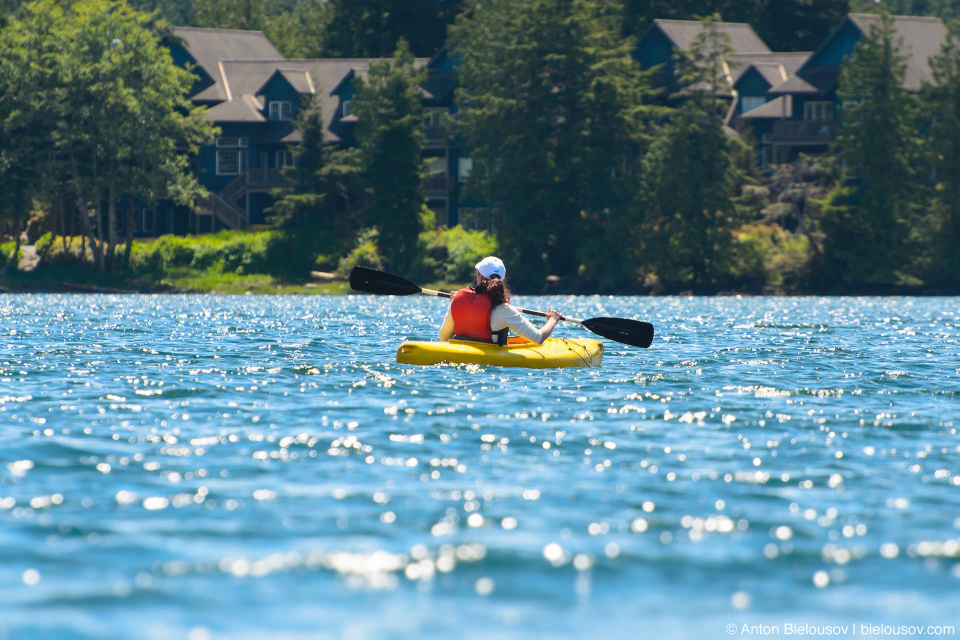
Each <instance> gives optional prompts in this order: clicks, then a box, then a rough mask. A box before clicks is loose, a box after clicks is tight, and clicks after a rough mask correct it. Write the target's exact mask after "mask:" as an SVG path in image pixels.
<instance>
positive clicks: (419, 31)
mask: <svg viewBox="0 0 960 640" xmlns="http://www.w3.org/2000/svg"><path fill="white" fill-rule="evenodd" d="M328 3H329V5H330V6H331V8H332V10H333V18H332V20H331V22H330V27H329V31H328V34H327V38H326V46H327V55H329V56H331V57H335V58H377V57H380V58H385V57H388V56H390V55H392V53H393V50H394V48H395V47H396V46H397V42H398V41H399V40H400V39H401V38H403V39H404V40H406V41H407V42H408V44H409V46H410V49H411V50H412V51H413V53H414V55H416V56H420V57H431V56H433V55H434V54H435V53H436V52H437V51H439V50H440V48H441V47H442V46H443V44H444V40H445V37H446V27H447V25H448V24H450V23H451V22H453V19H454V18H455V17H456V15H457V13H458V12H459V10H460V5H461V3H462V0H328Z"/></svg>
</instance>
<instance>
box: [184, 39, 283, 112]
mask: <svg viewBox="0 0 960 640" xmlns="http://www.w3.org/2000/svg"><path fill="white" fill-rule="evenodd" d="M171 32H172V33H173V35H174V36H175V37H177V38H179V39H180V40H181V41H182V42H183V46H184V47H185V48H186V50H187V51H188V52H189V53H190V55H191V56H193V59H194V60H196V61H197V65H199V66H200V67H202V68H203V70H204V71H205V72H206V73H207V74H208V75H209V76H210V78H211V79H212V80H213V85H211V86H210V87H208V88H207V89H205V90H204V91H202V92H200V93H199V94H197V96H194V99H196V100H211V101H212V100H226V99H228V97H229V96H228V95H227V92H226V90H225V88H224V86H223V74H222V72H221V69H220V61H221V60H231V59H235V58H244V59H246V60H264V59H274V60H276V59H278V58H282V57H283V56H282V55H280V52H279V51H277V49H276V47H274V46H273V44H271V43H270V41H269V40H267V37H266V36H265V35H263V32H262V31H241V30H237V29H202V28H198V27H174V28H173V29H171ZM201 94H202V97H201Z"/></svg>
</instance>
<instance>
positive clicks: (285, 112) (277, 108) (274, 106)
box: [267, 100, 293, 121]
mask: <svg viewBox="0 0 960 640" xmlns="http://www.w3.org/2000/svg"><path fill="white" fill-rule="evenodd" d="M267 108H268V109H269V112H270V119H271V120H274V121H281V120H287V119H288V118H289V117H290V113H291V112H292V110H293V104H292V103H291V102H289V101H280V100H271V101H270V103H269V105H268V106H267Z"/></svg>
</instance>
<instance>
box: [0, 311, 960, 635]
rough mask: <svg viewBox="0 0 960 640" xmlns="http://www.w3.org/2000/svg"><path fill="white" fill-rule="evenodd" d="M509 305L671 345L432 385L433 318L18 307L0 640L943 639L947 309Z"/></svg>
mask: <svg viewBox="0 0 960 640" xmlns="http://www.w3.org/2000/svg"><path fill="white" fill-rule="evenodd" d="M518 302H519V304H521V305H523V306H529V307H532V308H545V307H547V306H552V307H554V308H559V309H562V310H563V311H564V312H565V313H569V314H571V315H577V316H581V317H588V316H623V317H635V318H642V319H646V320H649V321H651V322H653V323H654V324H655V325H656V326H657V339H656V340H655V342H654V345H653V347H652V348H651V349H649V350H640V349H634V348H631V347H625V346H623V345H620V344H617V343H611V342H607V343H606V344H605V347H606V356H605V360H604V364H603V367H602V368H600V369H593V370H574V369H568V370H537V371H527V370H511V369H498V368H493V367H482V366H474V365H470V366H461V365H442V366H437V367H430V368H417V367H409V366H405V365H398V364H396V363H395V362H394V355H395V350H396V347H397V345H398V344H399V343H400V342H401V341H402V340H404V339H432V338H433V337H434V336H435V334H436V328H437V325H438V324H439V320H440V319H441V316H442V313H443V308H442V303H440V302H439V301H437V300H435V299H427V298H417V299H414V298H403V299H389V298H378V297H369V296H343V297H336V298H325V297H308V298H301V297H267V296H264V297H251V296H234V297H231V296H225V297H217V296H206V297H202V296H79V295H31V296H20V295H6V296H2V297H0V317H2V320H3V322H2V327H3V328H2V331H0V335H3V336H4V337H5V339H4V341H3V342H2V343H0V422H2V424H3V426H4V427H5V428H4V429H2V430H0V445H2V447H3V451H4V455H3V459H2V461H0V462H2V466H0V560H2V562H0V601H2V602H4V605H3V609H2V611H3V615H0V637H11V638H19V637H29V638H39V637H51V638H54V637H55V638H118V639H119V638H131V637H144V638H192V639H199V638H220V637H230V638H259V637H264V635H268V634H269V635H270V636H271V637H284V638H315V637H318V634H320V636H319V637H346V636H350V637H357V638H367V637H369V638H382V637H411V636H416V637H449V636H451V635H453V636H455V637H467V638H469V637H478V638H479V637H489V636H490V635H495V636H497V637H504V638H512V637H516V638H525V637H529V636H530V635H531V633H532V632H533V630H536V632H537V633H541V634H545V635H547V636H550V637H576V638H580V637H588V636H591V637H592V636H600V635H604V636H610V637H624V638H626V637H634V634H635V632H636V629H637V625H638V624H640V623H642V624H643V625H644V628H645V629H647V630H648V631H649V633H651V634H654V635H657V634H659V635H666V636H669V637H689V638H701V637H722V636H724V635H725V632H723V631H721V628H725V625H726V624H727V623H730V622H735V623H737V624H742V623H746V622H753V623H763V624H783V623H784V622H786V621H793V622H806V623H809V624H815V623H821V624H822V623H843V622H846V623H849V622H851V621H854V619H856V620H862V621H864V622H874V623H880V622H885V621H889V622H893V623H901V624H924V625H927V624H956V623H957V620H956V617H955V611H956V609H955V603H954V602H953V597H954V594H955V593H956V590H957V588H958V586H960V582H958V581H960V518H958V514H960V464H958V462H957V460H958V459H960V438H958V434H957V424H956V423H957V420H958V416H960V404H958V396H960V364H958V363H960V359H958V356H960V321H958V311H957V309H958V308H960V307H958V305H957V301H956V299H949V298H924V299H918V298H770V299H768V298H763V299H761V298H752V299H751V298H746V299H741V298H695V297H692V298H639V297H610V296H593V297H579V298H574V297H544V298H534V299H527V300H518ZM558 330H559V331H562V333H563V334H564V335H565V336H570V337H573V336H576V335H581V336H585V337H589V334H587V333H586V332H585V331H584V330H583V329H581V328H578V327H574V326H566V327H563V328H562V329H558ZM691 607H696V610H697V611H698V612H699V615H698V616H696V617H690V616H687V615H685V614H684V611H688V610H689V609H690V608H691ZM371 613H375V614H376V615H372V616H371V615H370V614H371ZM481 630H482V631H481ZM323 634H326V636H325V635H323Z"/></svg>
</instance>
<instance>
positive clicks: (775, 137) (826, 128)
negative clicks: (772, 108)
mask: <svg viewBox="0 0 960 640" xmlns="http://www.w3.org/2000/svg"><path fill="white" fill-rule="evenodd" d="M836 134H837V121H836V120H776V121H774V123H773V133H772V134H771V135H770V141H771V142H781V143H782V142H790V143H794V144H803V143H807V144H826V143H828V142H830V141H831V140H833V138H834V136H836Z"/></svg>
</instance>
